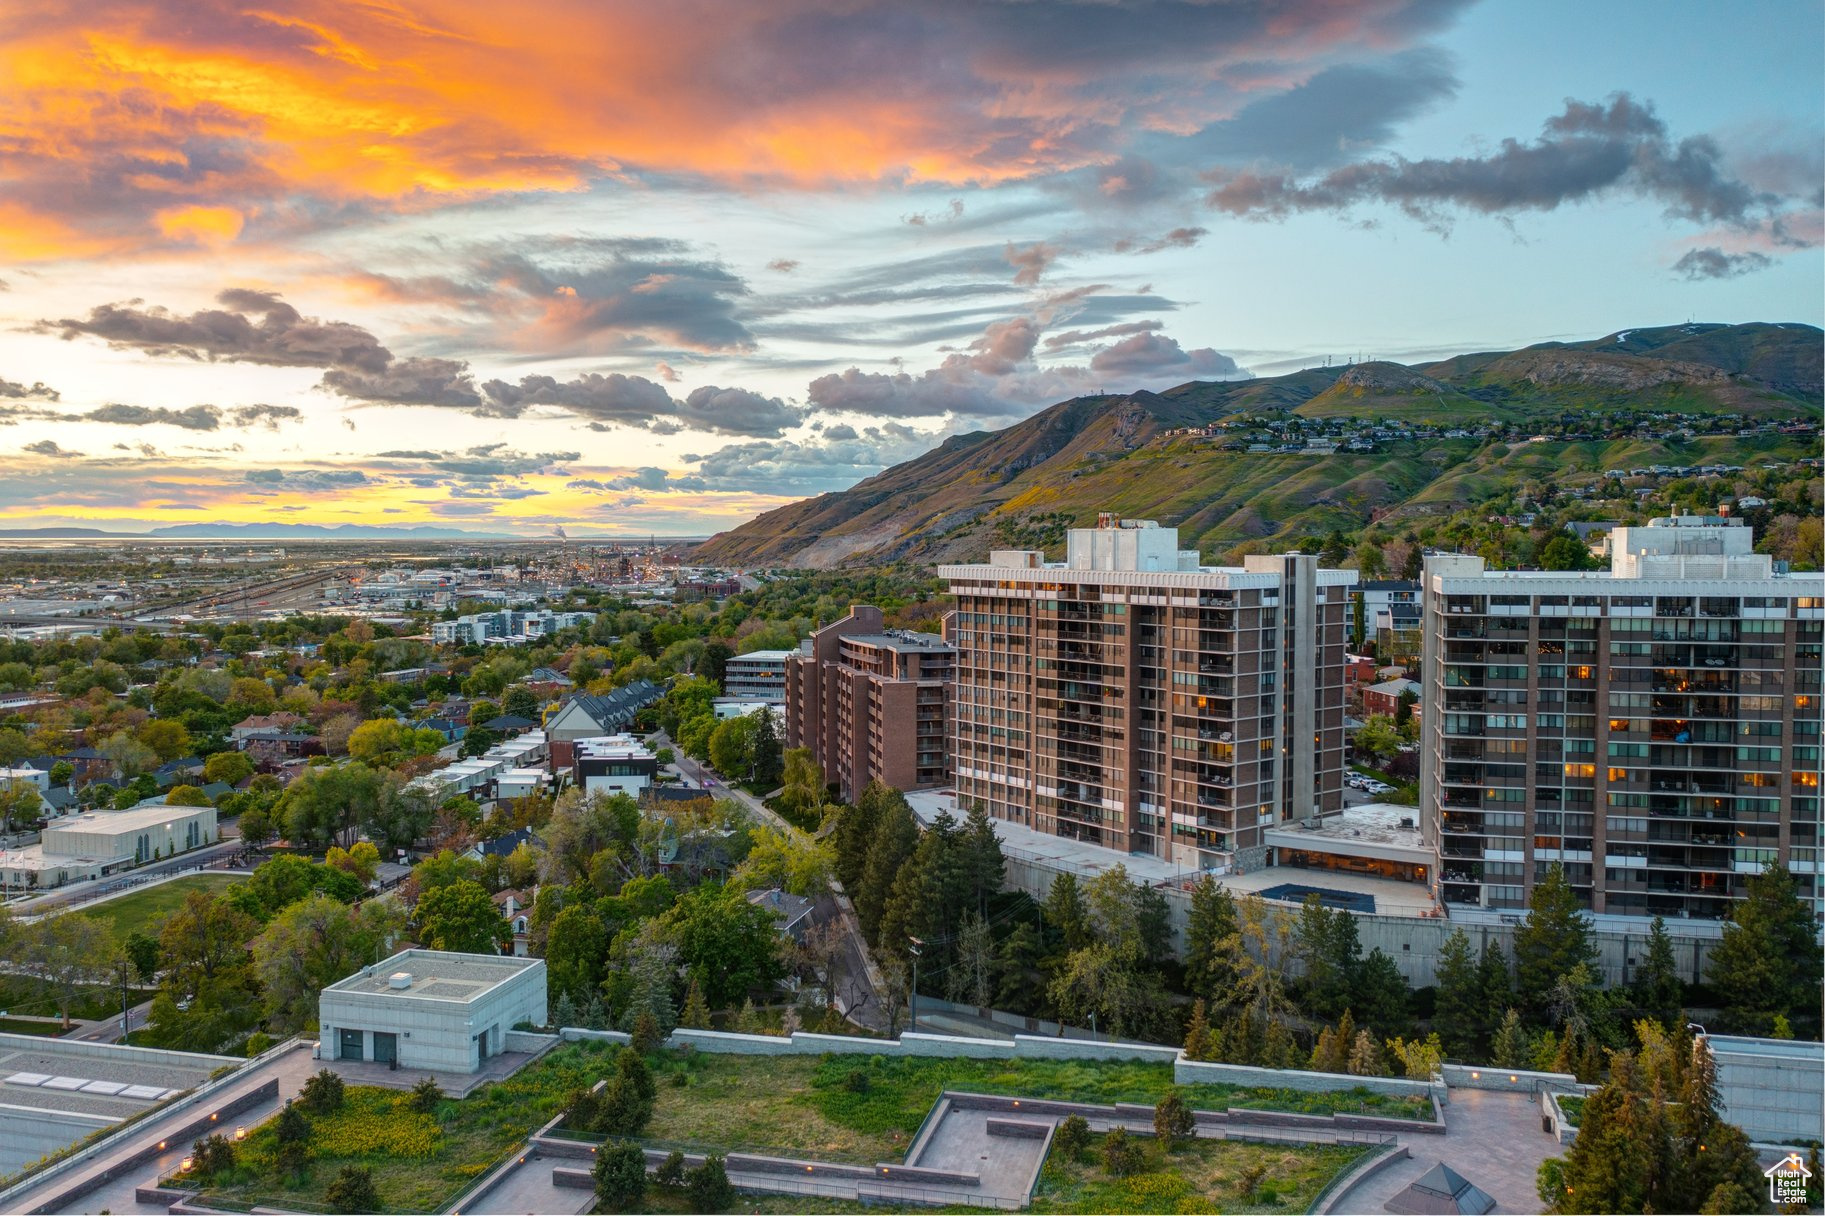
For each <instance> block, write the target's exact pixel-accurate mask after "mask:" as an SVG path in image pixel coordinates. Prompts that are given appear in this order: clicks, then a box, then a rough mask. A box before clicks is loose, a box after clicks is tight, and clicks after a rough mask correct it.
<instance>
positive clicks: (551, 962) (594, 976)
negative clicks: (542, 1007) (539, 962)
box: [545, 904, 609, 1000]
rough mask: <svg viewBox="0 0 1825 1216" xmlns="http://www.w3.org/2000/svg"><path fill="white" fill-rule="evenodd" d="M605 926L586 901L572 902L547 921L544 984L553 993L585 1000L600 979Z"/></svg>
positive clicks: (605, 954)
mask: <svg viewBox="0 0 1825 1216" xmlns="http://www.w3.org/2000/svg"><path fill="white" fill-rule="evenodd" d="M608 941H609V932H608V927H607V926H606V925H604V924H603V923H602V918H601V917H600V916H599V915H597V914H596V910H595V908H594V907H593V906H591V905H589V904H573V905H571V906H570V907H568V908H565V909H564V910H563V911H561V912H559V913H558V915H557V918H556V919H555V920H553V921H552V922H551V932H550V935H549V936H548V938H547V945H546V947H545V967H546V986H547V987H548V989H549V990H550V991H551V992H552V993H554V994H563V995H566V996H569V997H572V998H573V999H575V1000H585V999H587V998H588V995H589V994H590V993H592V992H594V991H595V990H596V989H597V988H598V987H599V986H600V985H601V983H602V968H603V965H604V963H606V962H607V959H608Z"/></svg>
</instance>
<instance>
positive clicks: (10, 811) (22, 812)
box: [0, 780, 44, 832]
mask: <svg viewBox="0 0 1825 1216" xmlns="http://www.w3.org/2000/svg"><path fill="white" fill-rule="evenodd" d="M43 807H44V799H43V798H41V797H40V796H39V794H38V787H37V786H36V785H34V784H33V783H31V782H29V781H11V780H9V781H7V782H6V783H5V784H4V785H0V830H5V831H8V832H10V831H12V830H13V827H14V825H15V824H22V823H31V822H32V821H33V820H35V819H37V818H38V815H39V812H40V811H41V810H42V809H43Z"/></svg>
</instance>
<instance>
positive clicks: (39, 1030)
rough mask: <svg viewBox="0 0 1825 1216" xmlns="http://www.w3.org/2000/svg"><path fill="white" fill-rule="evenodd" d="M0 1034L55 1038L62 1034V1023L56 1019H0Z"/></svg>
mask: <svg viewBox="0 0 1825 1216" xmlns="http://www.w3.org/2000/svg"><path fill="white" fill-rule="evenodd" d="M0 1033H3V1034H41V1035H46V1036H56V1035H60V1034H62V1033H63V1022H62V1020H61V1019H58V1018H11V1017H0Z"/></svg>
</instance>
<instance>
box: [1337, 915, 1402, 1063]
mask: <svg viewBox="0 0 1825 1216" xmlns="http://www.w3.org/2000/svg"><path fill="white" fill-rule="evenodd" d="M1340 915H1342V916H1345V917H1349V919H1350V920H1351V921H1354V920H1355V918H1354V917H1352V916H1350V914H1349V913H1348V912H1344V913H1340ZM1354 993H1355V1005H1356V1008H1357V1009H1358V1010H1359V1011H1360V1012H1361V1014H1362V1021H1363V1023H1364V1024H1365V1025H1366V1026H1368V1027H1369V1028H1370V1029H1371V1030H1373V1031H1375V1032H1376V1033H1377V1034H1380V1035H1384V1036H1385V1035H1389V1034H1392V1033H1394V1032H1396V1031H1400V1030H1405V1029H1406V1027H1407V1021H1408V1018H1407V996H1408V988H1407V979H1406V977H1405V976H1403V975H1402V974H1401V973H1400V968H1399V967H1398V966H1396V965H1395V963H1394V960H1393V959H1392V958H1390V957H1388V955H1387V954H1385V953H1383V951H1382V948H1381V947H1380V946H1377V947H1375V949H1373V950H1371V951H1369V957H1367V958H1365V959H1363V960H1362V965H1361V966H1359V967H1358V968H1357V969H1356V981H1355V985H1354ZM1344 1013H1345V1015H1346V1016H1347V1015H1348V1013H1349V1011H1348V1010H1347V1009H1346V1010H1345V1011H1344Z"/></svg>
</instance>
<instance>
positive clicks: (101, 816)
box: [50, 805, 215, 835]
mask: <svg viewBox="0 0 1825 1216" xmlns="http://www.w3.org/2000/svg"><path fill="white" fill-rule="evenodd" d="M203 811H207V812H209V813H210V814H212V815H213V814H215V808H214V807H208V806H164V805H160V806H136V807H133V808H131V809H129V810H125V811H86V812H84V813H83V814H81V815H69V816H66V817H65V818H63V819H59V820H58V821H57V822H55V823H53V824H52V825H51V827H50V830H51V831H56V832H91V833H93V832H101V833H107V834H111V835H120V834H122V833H126V832H140V831H144V830H145V829H147V828H152V827H163V826H164V825H165V824H167V823H176V822H177V821H178V820H180V819H183V818H186V817H187V816H190V815H195V814H199V813H201V812H203Z"/></svg>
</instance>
